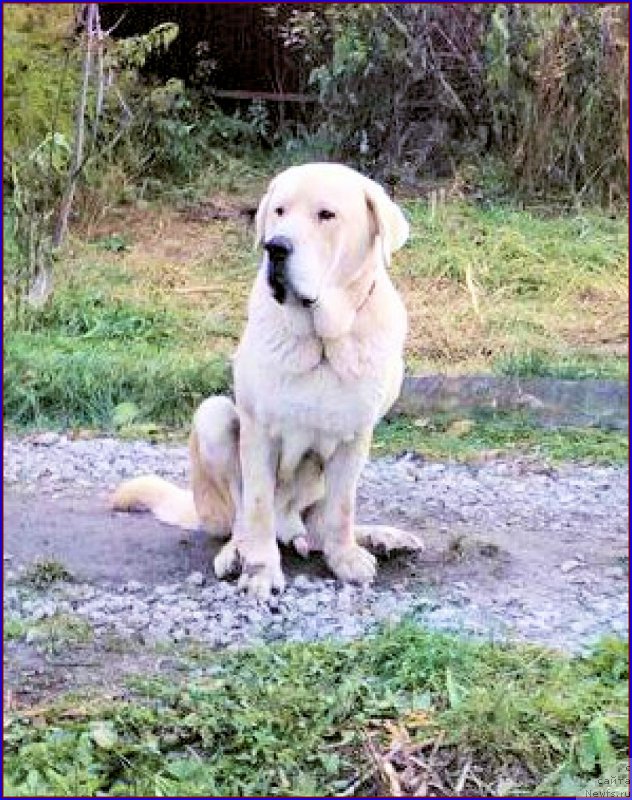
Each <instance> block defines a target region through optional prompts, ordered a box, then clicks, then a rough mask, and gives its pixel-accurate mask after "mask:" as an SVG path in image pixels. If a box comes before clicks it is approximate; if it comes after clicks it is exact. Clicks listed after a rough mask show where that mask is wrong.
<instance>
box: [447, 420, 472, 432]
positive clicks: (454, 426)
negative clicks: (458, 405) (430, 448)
mask: <svg viewBox="0 0 632 800" xmlns="http://www.w3.org/2000/svg"><path fill="white" fill-rule="evenodd" d="M474 425H475V423H474V421H473V420H471V419H457V420H455V421H454V422H453V423H451V424H450V425H448V428H447V431H446V433H449V434H451V435H452V436H467V434H468V433H469V432H470V431H471V430H472V429H473V428H474Z"/></svg>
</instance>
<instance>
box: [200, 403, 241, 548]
mask: <svg viewBox="0 0 632 800" xmlns="http://www.w3.org/2000/svg"><path fill="white" fill-rule="evenodd" d="M189 453H190V458H191V488H192V489H193V497H194V500H195V507H196V509H197V513H198V516H199V518H200V520H201V521H202V524H203V526H204V528H205V529H206V530H207V531H208V532H209V533H210V534H211V535H212V536H217V537H220V538H224V537H227V536H230V535H231V533H232V529H233V523H234V520H235V513H236V509H237V508H238V506H239V504H240V503H241V470H240V467H239V417H238V416H237V410H236V408H235V405H234V403H233V402H232V401H231V400H229V399H228V398H227V397H209V398H208V399H207V400H205V401H204V402H203V403H202V404H201V405H200V406H199V408H198V409H197V411H196V412H195V416H194V417H193V429H192V431H191V437H190V439H189Z"/></svg>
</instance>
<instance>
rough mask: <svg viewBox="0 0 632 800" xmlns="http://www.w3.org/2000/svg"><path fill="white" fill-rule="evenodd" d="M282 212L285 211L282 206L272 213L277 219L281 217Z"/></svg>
mask: <svg viewBox="0 0 632 800" xmlns="http://www.w3.org/2000/svg"><path fill="white" fill-rule="evenodd" d="M284 210H285V209H284V208H283V207H282V206H279V207H278V208H275V209H274V213H275V214H276V215H277V217H282V216H283V212H284Z"/></svg>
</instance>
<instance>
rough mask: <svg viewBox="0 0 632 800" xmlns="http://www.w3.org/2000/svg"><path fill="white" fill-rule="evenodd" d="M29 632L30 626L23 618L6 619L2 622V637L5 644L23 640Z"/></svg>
mask: <svg viewBox="0 0 632 800" xmlns="http://www.w3.org/2000/svg"><path fill="white" fill-rule="evenodd" d="M27 630H28V626H27V624H26V622H25V621H24V620H23V619H22V618H21V617H4V619H3V620H2V635H3V638H4V641H5V642H9V641H11V640H13V639H21V638H22V637H23V636H25V635H26V631H27Z"/></svg>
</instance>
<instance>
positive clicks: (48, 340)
mask: <svg viewBox="0 0 632 800" xmlns="http://www.w3.org/2000/svg"><path fill="white" fill-rule="evenodd" d="M4 359H5V360H4V414H5V422H9V423H10V424H12V425H13V426H15V427H39V428H42V427H46V428H68V427H74V426H80V425H83V426H88V427H92V428H100V429H105V430H112V429H113V428H115V427H116V424H115V423H116V414H117V410H118V409H119V408H120V407H121V405H122V404H125V403H132V404H134V406H136V407H138V409H139V412H138V415H137V421H147V422H152V423H158V424H164V425H169V426H188V425H189V424H190V422H191V418H192V415H193V411H194V409H195V408H196V407H197V405H199V403H200V402H201V401H202V400H203V399H204V398H205V397H207V396H208V395H210V394H214V393H217V392H222V391H225V390H226V389H227V387H228V381H229V368H228V364H227V361H226V359H225V358H224V357H223V356H216V355H213V354H212V353H210V354H206V355H204V354H199V353H196V352H191V351H190V350H187V349H186V348H185V347H184V346H181V347H167V346H166V345H165V346H163V347H161V346H160V345H158V344H156V343H154V342H147V341H143V340H142V339H141V340H140V341H138V340H134V339H133V338H131V337H130V338H125V337H121V338H120V339H115V338H106V337H104V338H103V339H99V340H95V339H94V338H88V339H84V338H80V337H71V336H64V335H50V334H44V333H25V332H19V333H10V334H5V340H4Z"/></svg>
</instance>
